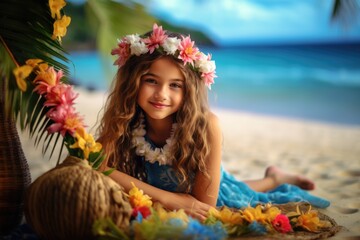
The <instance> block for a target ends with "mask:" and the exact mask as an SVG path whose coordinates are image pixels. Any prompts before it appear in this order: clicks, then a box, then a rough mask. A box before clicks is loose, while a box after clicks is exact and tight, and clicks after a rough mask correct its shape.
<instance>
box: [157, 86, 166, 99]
mask: <svg viewBox="0 0 360 240" xmlns="http://www.w3.org/2000/svg"><path fill="white" fill-rule="evenodd" d="M167 94H168V92H167V89H166V87H165V86H161V85H159V86H158V87H157V88H156V91H155V93H154V98H155V100H156V101H164V100H166V98H167Z"/></svg>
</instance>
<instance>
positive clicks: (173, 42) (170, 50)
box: [162, 37, 181, 55]
mask: <svg viewBox="0 0 360 240" xmlns="http://www.w3.org/2000/svg"><path fill="white" fill-rule="evenodd" d="M180 42H181V40H180V39H178V38H175V37H169V38H167V39H165V41H164V44H163V45H162V47H163V49H164V51H165V52H166V53H167V54H168V55H169V54H171V55H174V54H175V53H176V51H177V50H178V47H179V44H180Z"/></svg>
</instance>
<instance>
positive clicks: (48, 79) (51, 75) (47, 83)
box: [34, 67, 64, 95]
mask: <svg viewBox="0 0 360 240" xmlns="http://www.w3.org/2000/svg"><path fill="white" fill-rule="evenodd" d="M63 75H64V74H63V72H62V70H60V71H58V72H56V70H55V69H54V68H53V67H49V68H47V69H46V70H44V69H41V68H40V70H39V71H38V72H37V76H36V78H35V79H34V82H35V83H36V84H37V86H36V87H35V89H34V91H35V92H37V93H39V94H41V95H44V94H46V93H48V92H49V91H50V90H51V88H52V87H54V86H56V85H58V84H59V83H60V79H61V78H62V77H63Z"/></svg>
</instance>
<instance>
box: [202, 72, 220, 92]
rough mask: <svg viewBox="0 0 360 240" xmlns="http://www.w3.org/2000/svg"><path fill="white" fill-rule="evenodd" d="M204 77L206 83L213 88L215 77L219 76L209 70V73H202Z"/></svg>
mask: <svg viewBox="0 0 360 240" xmlns="http://www.w3.org/2000/svg"><path fill="white" fill-rule="evenodd" d="M201 77H202V79H204V82H205V85H206V86H207V87H208V88H209V89H211V84H213V83H214V82H215V81H214V78H216V77H217V76H216V75H215V72H208V73H202V74H201Z"/></svg>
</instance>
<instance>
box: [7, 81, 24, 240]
mask: <svg viewBox="0 0 360 240" xmlns="http://www.w3.org/2000/svg"><path fill="white" fill-rule="evenodd" d="M0 88H1V89H2V87H1V86H0ZM0 95H1V96H0V236H1V235H6V234H7V233H9V232H10V231H11V230H13V229H14V228H15V227H17V226H18V225H19V224H20V222H21V219H22V216H23V199H24V193H25V190H26V188H27V186H28V185H29V184H30V182H31V177H30V170H29V166H28V164H27V161H26V158H25V156H24V152H23V150H22V147H21V142H20V139H19V135H18V132H17V130H16V124H15V122H14V121H13V119H11V118H10V117H5V110H4V99H3V97H4V92H3V91H2V90H0Z"/></svg>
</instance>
